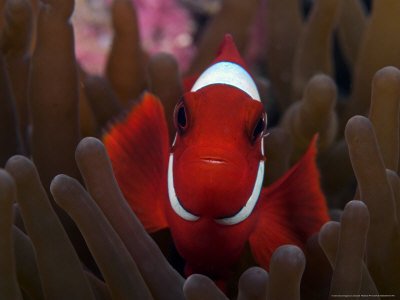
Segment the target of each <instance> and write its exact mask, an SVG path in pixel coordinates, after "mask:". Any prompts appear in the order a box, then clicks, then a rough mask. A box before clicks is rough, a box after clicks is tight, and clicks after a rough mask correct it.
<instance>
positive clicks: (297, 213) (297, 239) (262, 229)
mask: <svg viewBox="0 0 400 300" xmlns="http://www.w3.org/2000/svg"><path fill="white" fill-rule="evenodd" d="M316 140H317V136H315V137H314V138H313V140H312V142H311V143H310V146H309V148H308V150H307V151H306V153H305V154H304V155H303V157H302V158H301V159H300V160H299V161H298V162H297V163H296V164H295V165H294V166H293V167H292V168H291V169H290V170H289V171H287V172H286V173H285V174H284V175H283V176H282V177H281V178H280V179H278V180H277V181H276V182H275V183H273V184H272V185H271V186H269V187H266V188H264V189H263V190H262V191H261V195H260V199H259V201H258V202H259V203H258V208H257V209H259V210H260V211H259V218H258V223H257V226H256V228H255V230H254V231H253V233H252V234H251V236H250V239H249V241H250V247H251V251H252V253H253V256H254V258H255V260H256V261H257V262H258V263H259V264H260V265H261V266H262V267H263V268H265V269H268V268H269V262H270V258H271V256H272V254H273V252H274V251H275V249H276V248H278V247H279V246H281V245H285V244H293V245H297V246H299V247H300V248H304V246H305V244H306V242H307V239H308V238H309V237H310V236H311V235H312V234H314V233H315V232H318V231H319V230H320V228H321V226H322V225H323V224H324V223H326V222H327V221H329V215H328V209H327V206H326V200H325V196H324V195H323V193H322V191H321V188H320V182H319V171H318V168H317V165H316V162H315V156H316V151H317V150H316Z"/></svg>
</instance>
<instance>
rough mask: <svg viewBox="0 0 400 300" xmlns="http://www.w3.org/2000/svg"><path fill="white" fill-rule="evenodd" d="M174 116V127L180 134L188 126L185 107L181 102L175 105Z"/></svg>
mask: <svg viewBox="0 0 400 300" xmlns="http://www.w3.org/2000/svg"><path fill="white" fill-rule="evenodd" d="M174 115H175V117H174V121H175V126H176V128H177V129H178V130H179V131H180V132H181V133H182V132H183V131H184V130H185V129H186V128H187V125H188V118H187V113H186V107H185V104H184V102H183V100H182V101H180V102H179V103H178V104H177V105H176V107H175V112H174Z"/></svg>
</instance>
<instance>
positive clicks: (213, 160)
mask: <svg viewBox="0 0 400 300" xmlns="http://www.w3.org/2000/svg"><path fill="white" fill-rule="evenodd" d="M193 81H194V84H193V85H191V88H190V90H189V91H187V92H186V93H185V94H184V95H183V97H182V99H180V100H179V102H178V104H177V105H176V108H175V112H174V122H175V126H176V130H177V133H176V137H175V140H174V142H173V144H172V147H170V146H169V138H168V130H167V125H166V121H165V116H164V111H163V107H162V105H161V103H160V101H159V100H158V99H157V98H156V97H155V96H153V95H151V94H149V93H146V94H145V95H144V96H143V99H142V101H141V103H139V104H136V105H135V106H134V107H133V108H132V110H131V111H130V113H129V114H128V115H127V117H126V119H125V120H124V121H123V122H117V123H115V124H114V125H113V126H112V127H111V128H110V130H109V132H108V133H106V134H105V136H104V138H103V140H104V143H105V146H106V148H107V151H108V154H109V156H110V159H111V163H112V165H113V169H114V172H115V176H116V178H117V181H118V183H119V185H120V188H121V190H122V192H123V194H124V196H125V197H126V200H127V201H128V203H129V204H130V206H131V208H132V209H133V211H134V212H135V214H136V215H137V217H138V218H139V219H140V221H141V222H142V224H143V226H144V227H145V228H146V230H148V231H149V232H154V231H157V230H159V229H162V228H165V227H169V229H170V231H171V234H172V237H173V240H174V243H175V245H176V248H177V250H178V252H179V253H180V255H181V256H182V257H183V258H184V260H185V261H186V267H185V272H186V274H191V273H202V274H206V275H208V276H210V277H212V278H214V279H216V280H218V279H224V278H226V276H227V274H228V270H229V268H230V267H231V266H232V265H233V264H235V262H236V261H237V260H238V259H239V257H240V256H241V254H242V252H243V250H244V247H245V245H246V243H247V242H249V244H250V248H251V251H252V254H253V257H254V258H255V260H256V261H257V262H258V263H259V264H260V265H261V266H262V267H264V268H266V269H268V267H269V260H270V257H271V255H272V253H273V251H274V250H275V249H276V248H277V247H279V246H280V245H283V244H296V245H298V246H300V247H302V246H304V244H305V242H306V240H307V239H308V237H310V235H311V234H313V233H315V232H317V231H319V229H320V227H321V225H322V224H324V223H325V222H326V221H328V220H329V217H328V212H327V208H326V204H325V198H324V196H323V194H322V192H321V190H320V186H319V174H318V171H317V168H316V165H315V153H316V147H315V138H314V140H313V142H312V143H311V145H310V147H309V149H308V150H307V152H306V153H305V154H304V156H303V157H302V158H301V159H300V161H298V162H297V163H296V164H295V165H294V166H293V167H292V168H291V169H290V170H289V171H288V172H287V173H286V174H285V175H284V176H283V177H282V178H281V179H279V180H278V181H277V182H275V183H274V184H272V185H271V186H269V187H266V188H263V187H262V185H263V177H264V168H265V157H264V150H263V138H264V137H265V135H266V124H267V116H266V113H265V111H264V108H263V105H262V103H261V101H260V96H259V93H258V91H257V87H256V84H255V82H254V80H253V78H252V76H251V75H250V73H249V71H248V69H247V67H246V66H245V64H244V62H243V61H242V59H241V57H240V55H239V53H238V51H237V49H236V46H235V44H234V42H233V40H232V37H231V36H230V35H227V36H225V39H224V41H223V42H222V44H221V46H220V48H219V50H218V53H217V58H216V59H215V60H214V62H213V63H212V64H211V65H210V66H209V67H208V68H207V69H206V70H205V71H204V72H203V73H202V74H201V75H200V76H198V78H196V79H195V80H193Z"/></svg>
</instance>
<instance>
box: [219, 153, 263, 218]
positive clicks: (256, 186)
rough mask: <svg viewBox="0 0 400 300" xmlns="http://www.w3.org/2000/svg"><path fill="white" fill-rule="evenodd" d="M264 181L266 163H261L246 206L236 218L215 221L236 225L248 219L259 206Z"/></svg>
mask: <svg viewBox="0 0 400 300" xmlns="http://www.w3.org/2000/svg"><path fill="white" fill-rule="evenodd" d="M263 180H264V161H260V164H259V166H258V172H257V179H256V182H255V184H254V188H253V192H252V193H251V196H250V198H249V200H248V201H247V203H246V205H245V206H243V207H242V209H241V210H240V211H239V212H238V213H237V214H236V215H234V216H232V217H228V218H223V219H216V220H215V221H216V222H217V223H219V224H222V225H235V224H238V223H240V222H242V221H244V220H246V219H247V217H248V216H250V214H251V213H252V212H253V209H254V207H255V206H256V204H257V201H258V198H259V196H260V192H261V188H262V184H263Z"/></svg>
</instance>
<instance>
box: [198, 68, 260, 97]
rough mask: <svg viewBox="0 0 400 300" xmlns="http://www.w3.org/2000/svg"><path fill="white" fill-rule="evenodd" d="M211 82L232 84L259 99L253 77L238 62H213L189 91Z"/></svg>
mask: <svg viewBox="0 0 400 300" xmlns="http://www.w3.org/2000/svg"><path fill="white" fill-rule="evenodd" d="M211 84H227V85H231V86H234V87H236V88H238V89H240V90H242V91H243V92H245V93H246V94H248V95H249V96H250V97H251V98H253V99H254V100H257V101H261V100H260V95H259V93H258V90H257V87H256V84H255V83H254V80H253V78H251V76H250V74H249V73H247V71H246V70H245V69H243V67H241V66H240V65H238V64H235V63H232V62H229V61H221V62H218V63H216V64H213V65H212V66H210V67H209V68H208V69H207V70H205V71H204V72H203V73H202V74H201V75H200V76H199V78H198V79H197V80H196V82H195V83H194V85H193V87H192V89H191V91H192V92H195V91H197V90H199V89H201V88H203V87H205V86H208V85H211Z"/></svg>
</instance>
